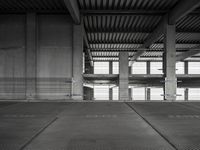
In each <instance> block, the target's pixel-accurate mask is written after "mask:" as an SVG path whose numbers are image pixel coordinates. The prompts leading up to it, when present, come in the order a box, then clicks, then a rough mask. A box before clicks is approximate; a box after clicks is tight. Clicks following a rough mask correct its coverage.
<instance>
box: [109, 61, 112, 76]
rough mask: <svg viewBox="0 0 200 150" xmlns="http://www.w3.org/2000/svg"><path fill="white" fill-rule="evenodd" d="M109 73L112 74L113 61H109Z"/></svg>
mask: <svg viewBox="0 0 200 150" xmlns="http://www.w3.org/2000/svg"><path fill="white" fill-rule="evenodd" d="M109 74H113V62H112V61H109Z"/></svg>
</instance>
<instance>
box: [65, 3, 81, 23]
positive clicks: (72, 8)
mask: <svg viewBox="0 0 200 150" xmlns="http://www.w3.org/2000/svg"><path fill="white" fill-rule="evenodd" d="M64 2H65V5H66V7H67V9H68V11H69V13H70V15H71V17H72V19H73V20H74V23H75V24H80V23H81V21H80V11H79V7H78V3H77V0H64Z"/></svg>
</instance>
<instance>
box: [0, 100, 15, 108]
mask: <svg viewBox="0 0 200 150" xmlns="http://www.w3.org/2000/svg"><path fill="white" fill-rule="evenodd" d="M12 104H16V103H14V102H1V103H0V109H1V108H3V107H7V106H10V105H12Z"/></svg>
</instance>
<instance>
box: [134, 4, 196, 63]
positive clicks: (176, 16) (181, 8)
mask: <svg viewBox="0 0 200 150" xmlns="http://www.w3.org/2000/svg"><path fill="white" fill-rule="evenodd" d="M198 6H200V1H199V0H182V1H180V2H179V3H178V4H177V5H176V6H175V7H174V8H173V9H172V10H171V11H170V12H168V14H166V15H165V16H164V17H163V18H162V20H161V21H160V23H159V24H158V26H157V28H156V29H155V30H154V31H153V32H152V33H151V34H150V35H149V36H148V37H147V40H146V41H145V43H144V44H143V45H142V48H148V47H150V46H151V44H153V43H154V42H155V41H156V40H157V39H158V38H159V37H160V36H161V35H162V34H163V33H164V28H165V26H166V24H167V23H169V24H175V23H176V21H178V20H180V19H181V18H183V17H184V16H186V15H187V14H189V13H190V12H192V11H193V10H195V9H196V8H197V7H198ZM144 52H145V51H143V53H144ZM143 53H141V52H137V53H136V54H135V55H137V58H139V57H140V56H141V55H142V54H143ZM133 60H134V59H133ZM136 60H137V59H136ZM134 61H135V60H134Z"/></svg>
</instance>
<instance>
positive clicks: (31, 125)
mask: <svg viewBox="0 0 200 150" xmlns="http://www.w3.org/2000/svg"><path fill="white" fill-rule="evenodd" d="M53 119H54V118H52V117H35V116H30V115H29V116H28V115H23V116H22V115H20V116H16V115H15V116H14V115H13V116H4V117H0V149H1V150H20V149H21V148H22V147H23V146H24V145H25V144H26V143H27V142H29V141H30V140H31V138H32V137H34V136H35V135H36V134H37V133H38V132H39V131H40V130H42V129H43V128H44V127H45V126H46V125H47V124H48V123H50V122H51V121H53Z"/></svg>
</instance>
